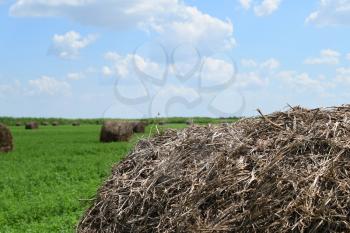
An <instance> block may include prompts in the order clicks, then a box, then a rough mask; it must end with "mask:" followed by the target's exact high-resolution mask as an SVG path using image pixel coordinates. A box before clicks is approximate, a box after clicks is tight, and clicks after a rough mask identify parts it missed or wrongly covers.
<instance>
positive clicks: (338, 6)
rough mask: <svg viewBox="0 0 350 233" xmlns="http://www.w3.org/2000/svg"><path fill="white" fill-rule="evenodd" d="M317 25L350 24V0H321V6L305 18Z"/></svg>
mask: <svg viewBox="0 0 350 233" xmlns="http://www.w3.org/2000/svg"><path fill="white" fill-rule="evenodd" d="M305 21H306V22H307V23H312V24H315V25H317V26H337V25H350V0H319V7H318V9H317V10H316V11H314V12H312V13H310V15H309V16H308V17H307V18H306V20H305Z"/></svg>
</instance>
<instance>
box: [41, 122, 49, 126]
mask: <svg viewBox="0 0 350 233" xmlns="http://www.w3.org/2000/svg"><path fill="white" fill-rule="evenodd" d="M41 125H43V126H48V125H50V123H49V122H47V121H44V122H42V123H41Z"/></svg>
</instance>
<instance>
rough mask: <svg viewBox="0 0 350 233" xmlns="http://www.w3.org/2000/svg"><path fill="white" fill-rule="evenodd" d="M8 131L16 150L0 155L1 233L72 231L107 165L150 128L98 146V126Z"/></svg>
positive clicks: (94, 192)
mask: <svg viewBox="0 0 350 233" xmlns="http://www.w3.org/2000/svg"><path fill="white" fill-rule="evenodd" d="M164 127H171V128H183V127H185V125H183V124H173V125H166V126H164ZM163 129H164V128H163ZM11 130H12V133H13V136H14V141H15V150H14V151H13V152H11V153H8V154H0V232H1V233H7V232H9V233H10V232H20V233H23V232H26V233H27V232H74V228H75V225H76V224H77V221H78V220H79V218H80V217H81V215H82V214H83V212H84V210H85V209H86V208H87V207H88V205H89V199H91V198H93V197H94V195H95V194H96V191H97V189H98V187H99V186H100V185H101V183H102V182H103V181H104V180H105V178H106V177H107V176H108V175H109V173H110V170H111V166H112V165H113V164H114V163H116V162H118V161H119V160H120V159H121V158H122V157H123V156H125V155H126V154H127V152H128V151H129V150H130V149H131V148H132V145H133V144H134V143H135V142H137V140H138V139H140V138H142V137H148V136H149V135H150V134H151V133H150V131H151V130H152V132H153V131H155V127H154V126H149V127H148V128H147V130H146V133H145V134H144V135H142V134H135V135H134V137H133V139H132V140H131V142H129V143H127V142H118V143H110V144H102V143H99V141H98V137H99V131H100V126H99V125H82V126H80V127H72V126H58V127H52V126H46V127H44V126H41V127H40V129H39V130H33V131H30V130H24V127H11Z"/></svg>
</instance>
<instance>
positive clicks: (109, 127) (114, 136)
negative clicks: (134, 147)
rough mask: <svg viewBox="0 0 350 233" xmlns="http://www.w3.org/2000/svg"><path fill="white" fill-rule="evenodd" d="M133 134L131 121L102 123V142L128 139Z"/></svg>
mask: <svg viewBox="0 0 350 233" xmlns="http://www.w3.org/2000/svg"><path fill="white" fill-rule="evenodd" d="M132 134H133V125H132V124H131V123H130V122H117V121H107V122H105V123H104V124H103V125H102V128H101V133H100V142H117V141H128V140H129V139H130V137H131V136H132Z"/></svg>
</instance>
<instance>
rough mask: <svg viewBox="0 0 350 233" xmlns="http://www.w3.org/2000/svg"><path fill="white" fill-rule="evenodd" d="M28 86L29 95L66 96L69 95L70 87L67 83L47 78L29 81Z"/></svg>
mask: <svg viewBox="0 0 350 233" xmlns="http://www.w3.org/2000/svg"><path fill="white" fill-rule="evenodd" d="M29 86H30V87H31V92H30V94H47V95H52V96H53V95H64V96H66V95H69V94H70V93H71V86H70V85H69V83H67V82H66V81H60V80H57V79H55V78H53V77H49V76H42V77H41V78H39V79H34V80H29Z"/></svg>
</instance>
